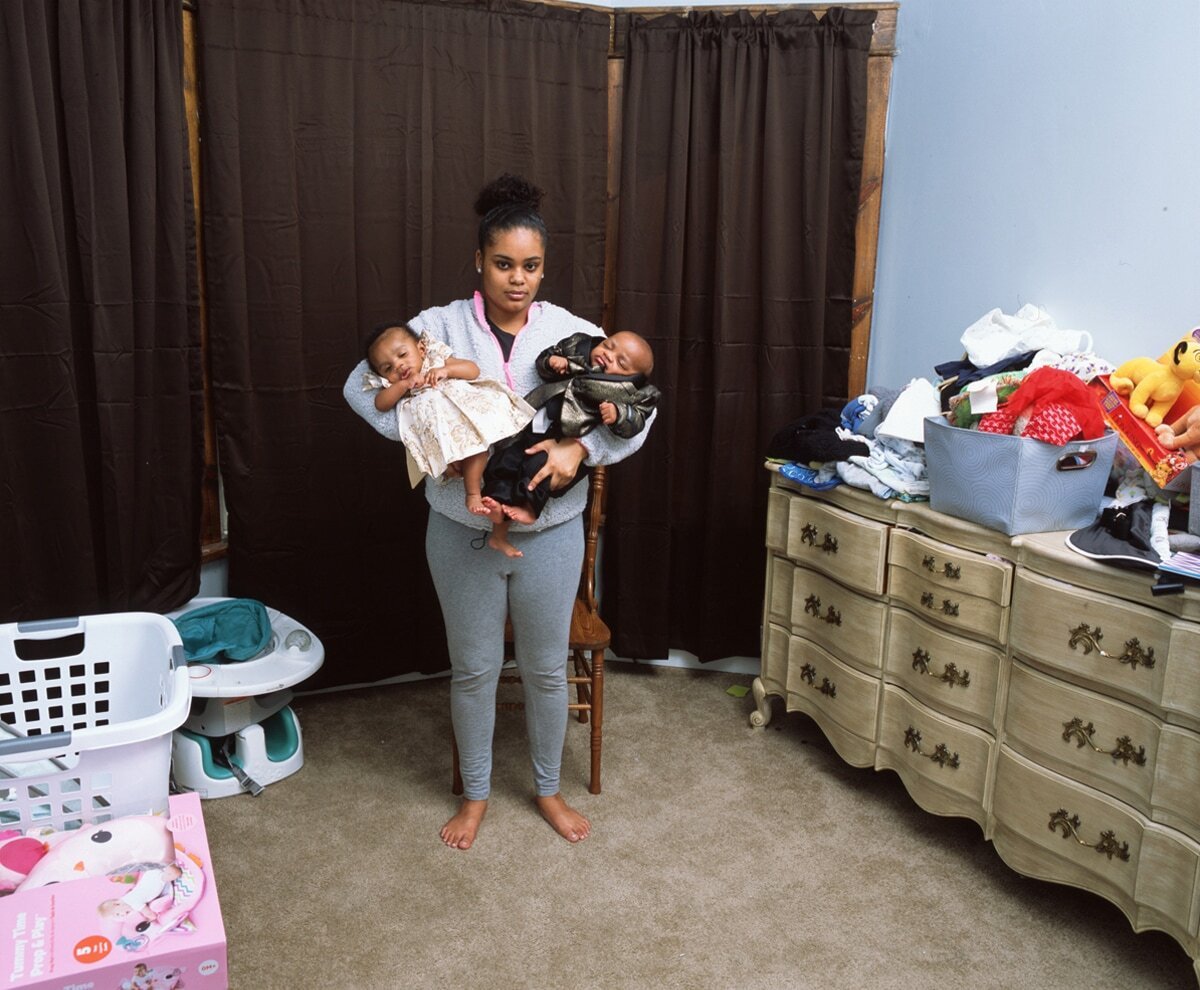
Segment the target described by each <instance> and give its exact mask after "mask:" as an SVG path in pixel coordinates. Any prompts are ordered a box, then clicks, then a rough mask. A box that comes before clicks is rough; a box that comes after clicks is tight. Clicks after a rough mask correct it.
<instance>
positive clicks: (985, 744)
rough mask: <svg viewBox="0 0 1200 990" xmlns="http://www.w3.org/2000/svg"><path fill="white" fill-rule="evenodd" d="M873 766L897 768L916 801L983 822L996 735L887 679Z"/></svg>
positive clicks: (927, 807)
mask: <svg viewBox="0 0 1200 990" xmlns="http://www.w3.org/2000/svg"><path fill="white" fill-rule="evenodd" d="M877 742H878V750H877V753H876V757H875V766H876V767H877V768H879V769H881V770H882V769H889V770H895V771H896V772H897V773H899V774H900V777H901V778H902V779H903V781H904V786H905V787H907V788H908V792H909V794H911V795H912V796H913V798H914V800H916V802H917V803H918V804H919V805H921V807H922V808H924V809H925V810H926V811H932V812H934V813H935V814H939V815H961V816H963V817H965V818H971V819H973V820H974V821H976V822H978V823H979V825H980V827H983V826H984V824H985V821H986V818H987V815H986V806H985V804H984V794H985V791H986V788H987V782H988V778H989V776H990V770H991V758H992V752H993V750H994V748H995V740H994V739H993V738H992V737H991V736H989V735H988V734H987V733H984V732H980V731H979V730H978V729H975V728H972V727H970V726H967V725H963V724H962V723H961V722H958V721H955V720H954V719H950V718H946V717H945V716H943V715H940V714H938V713H937V712H936V711H934V710H933V709H932V708H927V707H926V706H925V705H922V704H921V703H920V702H918V701H915V700H914V699H912V698H910V697H909V696H908V695H907V694H906V693H905V692H904V691H901V690H899V689H898V688H895V687H893V686H891V685H890V684H885V685H884V688H883V708H882V711H881V712H880V715H879V738H878V740H877Z"/></svg>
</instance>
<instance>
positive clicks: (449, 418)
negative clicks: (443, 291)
mask: <svg viewBox="0 0 1200 990" xmlns="http://www.w3.org/2000/svg"><path fill="white" fill-rule="evenodd" d="M423 339H424V341H425V359H424V361H423V362H422V363H421V374H422V375H425V374H428V373H429V372H430V371H431V370H432V369H434V368H440V367H442V366H443V365H444V364H445V363H446V361H447V360H448V359H449V358H451V357H453V356H454V355H453V352H452V351H451V350H450V347H449V346H448V345H447V344H444V343H443V342H442V341H440V340H435V339H433V338H432V337H429V336H428V335H426V336H425V337H424V338H423ZM379 381H381V379H379V378H378V377H376V376H374V375H371V376H369V379H368V384H369V385H370V386H371V387H378V384H377V383H378V382H379ZM533 413H534V409H533V407H532V406H531V405H530V404H529V403H528V402H526V401H525V400H524V399H522V398H521V397H520V396H519V395H517V394H516V393H515V392H513V391H512V390H511V389H510V388H508V387H507V386H505V385H503V384H501V383H500V382H497V381H493V380H492V379H489V378H476V379H474V380H472V381H466V380H464V379H461V378H447V379H446V380H445V381H443V382H440V383H439V384H437V385H435V386H433V387H432V388H422V389H417V390H416V391H414V392H413V393H412V394H411V395H408V396H405V397H404V398H403V399H401V400H400V401H399V402H398V403H396V421H397V424H398V427H399V430H400V440H401V442H402V443H403V444H404V447H405V450H407V451H408V454H409V456H410V457H411V458H412V460H413V462H414V464H415V465H416V467H417V468H418V469H419V471H420V472H421V473H422V474H427V475H429V476H430V477H431V478H440V477H441V476H442V475H443V474H445V473H446V468H447V467H448V466H449V465H450V464H452V463H453V462H455V461H461V460H462V459H463V458H464V457H470V456H471V455H472V454H478V453H482V452H483V451H486V450H487V449H488V447H490V446H491V445H492V444H493V443H496V442H497V441H499V440H503V439H504V438H505V437H510V436H512V435H513V434H514V433H519V432H520V431H521V429H522V428H523V427H524V426H525V424H526V423H528V422H529V421H530V419H532V418H533ZM418 480H420V478H419V476H418V477H417V478H414V479H413V484H414V485H415V484H416V483H417V481H418Z"/></svg>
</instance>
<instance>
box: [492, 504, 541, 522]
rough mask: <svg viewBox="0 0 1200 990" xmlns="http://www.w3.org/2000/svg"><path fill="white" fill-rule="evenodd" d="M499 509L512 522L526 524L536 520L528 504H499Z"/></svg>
mask: <svg viewBox="0 0 1200 990" xmlns="http://www.w3.org/2000/svg"><path fill="white" fill-rule="evenodd" d="M500 509H501V511H503V513H504V514H505V515H506V516H508V518H509V519H511V520H512V521H513V522H518V523H525V524H526V525H528V524H530V523H533V522H537V516H535V515H534V514H533V512H532V510H531V509H530V508H529V507H528V506H525V505H502V506H500Z"/></svg>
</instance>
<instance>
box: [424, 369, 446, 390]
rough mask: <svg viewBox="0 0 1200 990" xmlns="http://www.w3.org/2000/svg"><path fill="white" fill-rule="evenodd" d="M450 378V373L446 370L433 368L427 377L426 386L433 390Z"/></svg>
mask: <svg viewBox="0 0 1200 990" xmlns="http://www.w3.org/2000/svg"><path fill="white" fill-rule="evenodd" d="M449 377H450V372H449V371H447V370H446V369H445V368H431V369H430V370H429V374H427V375H426V376H425V384H426V385H428V386H429V387H431V388H432V387H433V386H434V385H440V384H441V383H442V382H444V381H445V380H446V379H447V378H449Z"/></svg>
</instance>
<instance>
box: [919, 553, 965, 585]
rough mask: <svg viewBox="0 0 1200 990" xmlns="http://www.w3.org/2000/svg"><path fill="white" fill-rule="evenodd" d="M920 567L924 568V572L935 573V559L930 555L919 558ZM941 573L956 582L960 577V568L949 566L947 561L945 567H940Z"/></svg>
mask: <svg viewBox="0 0 1200 990" xmlns="http://www.w3.org/2000/svg"><path fill="white" fill-rule="evenodd" d="M921 566H922V567H924V568H925V570H927V571H929V572H930V573H931V574H933V573H936V572H937V558H936V557H934V556H933V555H932V554H926V555H925V556H924V557H922V558H921ZM942 573H943V574H944V575H945V576H946V577H948V578H949V579H950V580H951V581H957V580H958V579H959V578H961V577H962V568H961V567H957V566H955V565H954V564H951V563H950V562H949V561H947V562H946V564H945V566H943V567H942Z"/></svg>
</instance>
